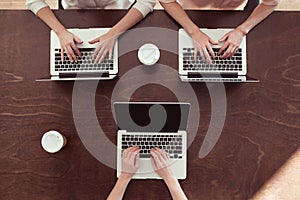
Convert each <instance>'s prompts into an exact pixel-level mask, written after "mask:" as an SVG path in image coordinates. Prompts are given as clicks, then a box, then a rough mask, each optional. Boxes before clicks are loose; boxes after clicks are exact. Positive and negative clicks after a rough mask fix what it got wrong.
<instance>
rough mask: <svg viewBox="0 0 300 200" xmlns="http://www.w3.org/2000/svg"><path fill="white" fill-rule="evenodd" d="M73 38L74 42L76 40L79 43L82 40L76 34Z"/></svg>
mask: <svg viewBox="0 0 300 200" xmlns="http://www.w3.org/2000/svg"><path fill="white" fill-rule="evenodd" d="M74 40H75V42H77V43H79V44H82V43H83V41H82V40H81V39H79V37H77V36H76V35H74Z"/></svg>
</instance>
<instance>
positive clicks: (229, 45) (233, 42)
mask: <svg viewBox="0 0 300 200" xmlns="http://www.w3.org/2000/svg"><path fill="white" fill-rule="evenodd" d="M244 36H245V33H243V32H242V31H241V30H239V29H238V28H236V29H234V30H232V31H230V32H228V33H226V34H225V35H224V36H223V37H222V38H221V39H220V40H219V42H224V41H225V43H224V44H223V46H222V47H221V48H220V50H219V52H218V54H219V55H221V53H222V52H224V51H225V50H226V51H225V52H224V53H223V55H221V57H222V58H228V57H231V56H233V55H234V54H235V52H236V51H237V49H238V48H239V46H240V44H241V42H242V39H243V37H244Z"/></svg>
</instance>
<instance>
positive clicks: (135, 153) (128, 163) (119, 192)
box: [107, 147, 140, 200]
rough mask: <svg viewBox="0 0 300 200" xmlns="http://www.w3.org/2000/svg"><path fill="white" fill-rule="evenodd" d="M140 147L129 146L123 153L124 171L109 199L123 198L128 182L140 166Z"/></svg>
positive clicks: (117, 199)
mask: <svg viewBox="0 0 300 200" xmlns="http://www.w3.org/2000/svg"><path fill="white" fill-rule="evenodd" d="M139 151H140V148H139V147H129V148H127V149H125V150H124V152H123V154H122V172H121V175H120V176H119V179H118V181H117V182H116V184H115V186H114V188H113V189H112V191H111V192H110V194H109V196H108V197H107V200H119V199H120V200H121V199H122V198H123V195H124V193H125V190H126V188H127V185H128V183H129V182H130V180H131V178H132V176H133V175H134V174H135V172H136V171H137V170H138V168H139Z"/></svg>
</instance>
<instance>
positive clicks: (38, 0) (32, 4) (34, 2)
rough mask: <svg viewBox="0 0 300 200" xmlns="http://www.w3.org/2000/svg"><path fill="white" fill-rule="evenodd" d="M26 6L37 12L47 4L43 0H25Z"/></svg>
mask: <svg viewBox="0 0 300 200" xmlns="http://www.w3.org/2000/svg"><path fill="white" fill-rule="evenodd" d="M25 5H26V7H27V8H28V9H30V10H31V11H32V12H33V13H34V14H37V12H38V11H39V10H40V9H42V8H44V7H47V6H48V4H47V3H46V2H45V1H44V0H26V3H25Z"/></svg>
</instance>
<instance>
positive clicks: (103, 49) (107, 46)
mask: <svg viewBox="0 0 300 200" xmlns="http://www.w3.org/2000/svg"><path fill="white" fill-rule="evenodd" d="M117 38H118V35H113V34H111V33H110V32H108V33H106V34H104V35H102V36H100V37H97V38H95V39H94V40H92V41H89V43H90V44H95V43H97V42H99V44H98V46H97V48H96V49H95V52H94V54H93V56H92V58H93V60H94V63H101V62H102V61H103V60H104V58H105V56H106V54H107V53H109V56H108V58H109V59H111V58H112V53H113V48H114V46H115V43H116V40H117Z"/></svg>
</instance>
